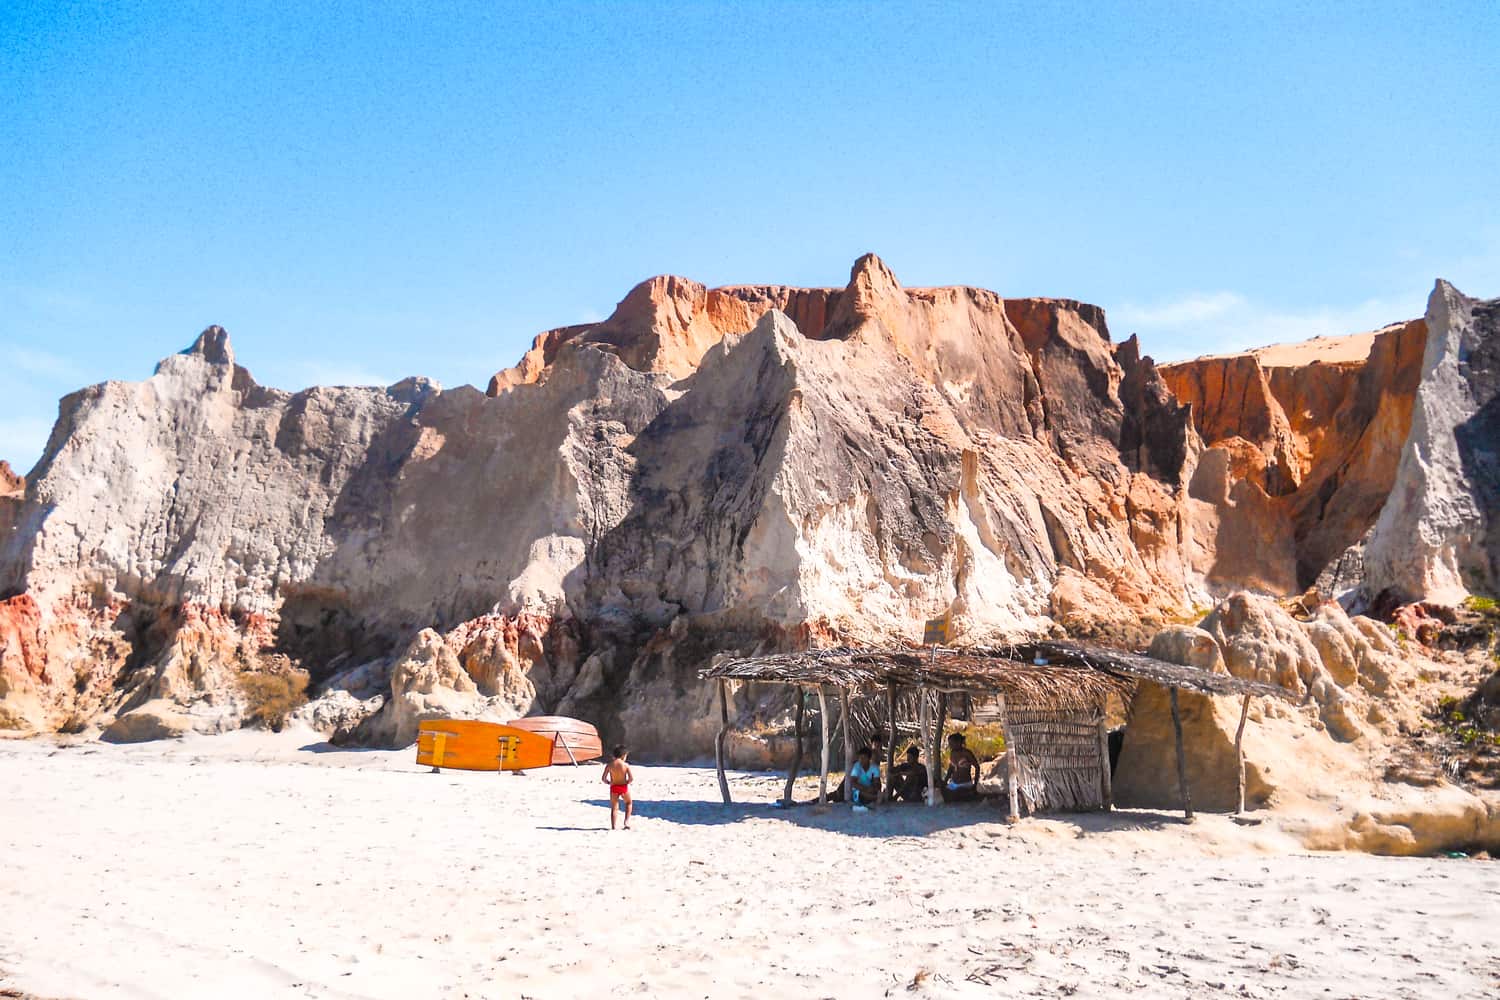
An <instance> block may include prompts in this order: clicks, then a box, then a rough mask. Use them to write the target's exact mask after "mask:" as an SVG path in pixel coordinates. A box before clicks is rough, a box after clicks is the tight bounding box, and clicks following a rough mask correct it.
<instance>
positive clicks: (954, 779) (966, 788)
mask: <svg viewBox="0 0 1500 1000" xmlns="http://www.w3.org/2000/svg"><path fill="white" fill-rule="evenodd" d="M978 781H979V758H978V757H975V756H974V751H972V750H970V749H969V747H968V745H967V743H966V742H965V740H964V734H963V733H954V734H952V735H951V736H949V737H948V770H947V771H946V772H945V773H944V775H943V801H944V802H970V801H972V800H974V799H977V798H979V785H978Z"/></svg>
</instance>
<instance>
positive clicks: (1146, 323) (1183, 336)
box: [1109, 291, 1427, 361]
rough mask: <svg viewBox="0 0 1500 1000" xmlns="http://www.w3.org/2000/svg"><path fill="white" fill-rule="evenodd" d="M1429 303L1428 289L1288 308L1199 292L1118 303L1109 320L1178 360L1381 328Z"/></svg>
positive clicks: (1117, 331)
mask: <svg viewBox="0 0 1500 1000" xmlns="http://www.w3.org/2000/svg"><path fill="white" fill-rule="evenodd" d="M1426 303H1427V296H1426V292H1425V291H1413V292H1412V293H1410V294H1408V295H1400V296H1391V297H1388V298H1387V297H1382V298H1374V299H1367V300H1365V301H1363V302H1357V303H1353V304H1349V305H1327V306H1318V307H1313V308H1304V309H1288V308H1283V307H1277V306H1274V305H1271V304H1269V303H1264V302H1257V301H1255V300H1253V299H1251V298H1249V297H1247V296H1245V295H1241V294H1239V293H1238V292H1230V291H1218V292H1194V293H1191V294H1188V295H1183V296H1179V297H1177V298H1173V299H1165V300H1161V301H1158V302H1152V303H1145V304H1138V303H1126V304H1124V305H1122V306H1117V307H1115V308H1113V309H1111V310H1110V311H1109V325H1110V330H1111V332H1112V333H1113V334H1114V335H1115V336H1117V337H1119V336H1123V335H1126V334H1130V333H1138V334H1140V337H1141V347H1142V349H1143V350H1144V351H1145V352H1146V353H1147V354H1150V355H1151V356H1152V357H1154V358H1156V360H1158V361H1178V360H1181V359H1183V358H1191V357H1197V356H1200V355H1204V354H1222V353H1225V352H1228V351H1242V350H1245V349H1247V348H1251V347H1264V346H1266V345H1269V344H1284V343H1289V342H1295V341H1300V340H1310V339H1311V338H1313V337H1338V336H1343V335H1344V334H1350V333H1362V332H1364V331H1366V330H1376V329H1379V328H1380V327H1382V326H1385V325H1386V324H1388V323H1396V322H1400V321H1401V320H1406V319H1411V318H1412V317H1414V316H1420V315H1422V311H1423V309H1424V308H1425V306H1426Z"/></svg>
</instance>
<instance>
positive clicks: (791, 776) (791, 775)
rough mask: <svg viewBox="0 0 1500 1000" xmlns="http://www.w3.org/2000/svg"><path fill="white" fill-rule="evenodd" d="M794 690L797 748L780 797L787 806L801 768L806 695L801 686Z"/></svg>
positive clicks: (789, 804)
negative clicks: (795, 696) (795, 693)
mask: <svg viewBox="0 0 1500 1000" xmlns="http://www.w3.org/2000/svg"><path fill="white" fill-rule="evenodd" d="M796 691H797V721H796V722H794V723H793V724H792V732H793V734H794V735H795V737H796V740H797V749H796V752H795V753H794V754H793V755H792V769H791V770H790V771H788V772H787V776H786V793H785V794H784V795H782V797H781V801H782V804H783V805H785V806H787V807H790V806H791V804H792V786H793V785H794V784H796V782H797V775H798V773H799V772H800V771H801V770H802V713H803V711H804V708H805V706H806V702H807V696H806V694H804V693H803V691H802V688H800V687H798V688H797V689H796Z"/></svg>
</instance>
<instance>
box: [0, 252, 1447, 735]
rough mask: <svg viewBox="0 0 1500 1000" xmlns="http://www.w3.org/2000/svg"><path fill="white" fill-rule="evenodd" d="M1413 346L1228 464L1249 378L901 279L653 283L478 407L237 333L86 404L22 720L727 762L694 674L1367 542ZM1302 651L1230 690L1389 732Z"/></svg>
mask: <svg viewBox="0 0 1500 1000" xmlns="http://www.w3.org/2000/svg"><path fill="white" fill-rule="evenodd" d="M1419 325H1420V324H1418V325H1415V326H1414V325H1408V326H1406V327H1401V328H1392V329H1389V330H1386V331H1382V332H1381V333H1379V334H1376V335H1374V336H1373V337H1371V338H1370V340H1369V344H1368V345H1367V346H1366V348H1365V349H1364V355H1363V357H1362V359H1361V358H1356V359H1353V360H1350V361H1343V360H1340V361H1337V362H1335V361H1329V362H1328V364H1327V370H1326V371H1319V372H1317V373H1316V374H1312V375H1304V374H1298V373H1297V372H1296V371H1293V370H1292V368H1291V366H1290V365H1289V364H1283V363H1282V362H1280V361H1277V360H1276V359H1274V358H1272V357H1270V356H1269V354H1268V353H1267V352H1260V353H1259V354H1257V355H1255V357H1254V358H1252V360H1251V362H1237V363H1236V366H1232V367H1234V374H1233V375H1232V376H1231V375H1225V376H1223V378H1225V379H1231V378H1232V379H1237V380H1239V381H1237V382H1235V383H1234V384H1235V385H1241V384H1242V385H1243V386H1244V387H1245V394H1247V395H1246V398H1252V397H1253V402H1252V403H1246V404H1245V405H1243V406H1240V407H1239V409H1238V411H1237V412H1239V413H1240V414H1241V415H1242V417H1243V420H1244V426H1243V427H1241V428H1240V431H1239V432H1238V433H1236V434H1234V435H1230V436H1224V437H1216V435H1221V434H1222V435H1229V432H1230V431H1231V430H1233V429H1234V425H1233V420H1230V419H1229V418H1228V417H1227V416H1226V414H1227V412H1228V411H1227V410H1226V409H1225V404H1223V403H1222V398H1223V397H1224V395H1225V393H1223V392H1220V391H1218V390H1217V389H1215V388H1214V381H1213V380H1214V379H1215V378H1218V377H1219V376H1216V375H1213V374H1212V372H1211V371H1210V369H1208V368H1205V369H1204V373H1203V374H1201V375H1192V376H1190V375H1189V374H1188V373H1187V371H1188V370H1187V369H1184V368H1182V367H1181V366H1174V367H1170V368H1167V369H1163V371H1164V372H1165V376H1164V375H1163V373H1162V371H1158V369H1157V367H1156V366H1155V365H1154V364H1153V363H1152V362H1151V360H1150V359H1149V358H1145V357H1143V356H1142V355H1141V353H1140V348H1139V345H1138V344H1137V343H1136V341H1135V340H1134V338H1131V339H1129V340H1126V341H1124V342H1122V343H1119V344H1114V343H1112V342H1111V339H1110V335H1109V331H1108V327H1107V325H1106V322H1105V317H1104V313H1103V311H1102V310H1100V309H1098V308H1097V307H1095V306H1090V305H1087V304H1084V303H1079V302H1075V301H1072V300H1067V299H1042V298H1033V299H1007V298H1003V297H1001V296H999V295H997V294H995V293H994V292H990V291H985V290H983V289H976V288H964V287H958V288H906V287H904V286H902V285H901V283H900V282H899V281H898V280H897V278H896V276H895V275H894V274H893V273H892V272H891V271H890V269H889V268H887V267H886V266H885V264H884V263H883V262H881V261H880V260H879V259H878V258H876V257H873V256H866V257H863V258H861V259H860V260H859V261H857V262H856V264H855V266H854V268H853V269H852V271H851V274H850V280H849V283H848V285H847V286H846V287H844V288H842V289H793V288H786V287H781V286H733V287H728V288H719V289H708V288H705V287H703V286H701V285H698V284H696V283H694V282H691V281H686V280H685V279H680V278H657V279H652V280H651V281H648V282H645V283H643V284H642V285H640V286H638V287H637V288H636V289H634V290H633V291H632V292H631V293H630V294H629V295H627V296H626V298H625V299H624V300H623V301H622V302H621V303H620V305H619V307H618V308H617V309H616V311H615V313H614V314H613V315H612V316H611V317H610V318H609V319H608V320H606V321H604V322H602V323H598V324H589V325H584V326H577V327H569V328H564V329H560V330H554V331H550V332H549V333H546V334H543V335H542V336H541V337H539V338H538V339H537V341H536V343H535V345H534V346H533V348H532V350H531V351H530V352H528V353H527V355H526V357H525V358H523V360H522V361H521V363H520V364H519V365H517V366H516V367H515V368H512V369H508V370H507V371H505V372H501V373H499V374H497V375H496V376H495V378H494V379H493V380H492V381H491V384H490V387H489V391H488V392H487V393H480V392H478V391H476V390H474V389H473V388H470V387H467V386H465V387H460V388H458V389H455V390H451V391H443V390H442V389H441V387H439V386H437V385H435V384H433V383H431V382H428V381H426V380H423V379H408V380H406V381H403V382H400V383H397V384H395V385H392V386H389V387H387V388H383V389H381V388H338V387H335V388H327V387H320V388H313V389H308V390H304V391H302V392H296V393H288V392H282V391H279V390H275V389H270V388H266V387H263V386H260V385H258V384H257V383H256V382H255V380H254V379H253V378H252V377H251V376H250V374H249V373H248V372H247V371H245V370H244V369H243V368H241V367H239V366H238V365H237V364H236V363H235V359H234V353H233V349H232V347H231V345H230V343H229V338H228V335H227V334H226V333H225V332H224V331H223V330H221V329H219V328H217V327H213V328H210V329H209V330H207V331H205V332H204V333H203V334H202V336H200V337H199V338H198V340H197V341H196V342H195V343H194V344H193V346H192V347H191V348H189V349H188V350H187V351H185V352H183V353H182V354H180V355H175V356H173V357H171V358H168V359H166V360H164V361H163V362H162V363H161V364H160V365H159V366H158V369H157V370H156V372H155V374H154V375H153V376H152V377H151V378H149V379H146V380H145V381H143V382H139V383H118V382H115V383H106V384H103V385H98V386H93V387H90V388H88V389H84V390H82V391H80V392H77V393H74V394H73V395H71V396H69V397H67V398H66V399H64V400H63V401H62V404H61V408H60V418H59V422H58V426H57V427H56V428H55V430H54V433H53V435H52V437H51V440H50V442H49V445H48V449H47V452H46V453H45V454H44V456H43V458H42V460H41V461H40V462H39V463H38V465H37V467H36V469H35V470H34V473H33V475H32V477H31V481H30V482H29V483H27V484H26V488H25V493H24V496H23V497H22V498H20V499H19V500H17V499H15V498H11V501H10V502H11V503H12V512H13V514H14V521H15V524H16V528H15V530H14V531H13V532H11V533H10V536H9V538H3V536H0V598H3V600H0V639H3V640H4V645H3V647H0V725H5V726H7V727H9V728H30V729H56V728H74V729H84V728H88V727H90V726H96V725H97V726H106V725H112V724H113V725H118V726H119V727H120V730H119V731H120V732H124V731H125V730H127V729H128V730H130V731H131V732H136V731H148V730H149V729H150V727H149V726H148V725H147V724H146V723H145V722H139V721H137V722H126V723H120V721H119V720H121V719H125V718H126V717H127V716H129V717H131V718H132V719H137V718H144V715H146V714H149V715H152V716H153V717H157V718H165V716H164V715H162V713H161V712H159V711H157V708H158V707H159V706H158V705H157V703H165V704H166V705H169V706H175V708H174V709H173V711H176V712H179V713H180V714H181V715H183V716H184V717H186V718H189V719H190V720H192V721H191V728H192V729H193V730H194V731H200V732H201V731H212V730H214V729H218V728H224V727H230V726H234V725H239V724H240V723H241V722H243V721H244V720H245V719H246V718H248V717H249V716H248V715H247V711H248V709H247V706H246V704H245V700H244V697H243V696H242V692H241V691H240V686H239V684H238V682H237V679H238V678H239V677H240V676H241V675H244V674H247V673H249V674H268V675H273V676H280V675H289V676H290V675H291V674H292V673H294V672H297V671H302V672H305V674H306V675H308V676H309V677H310V678H311V682H312V693H313V695H314V700H313V701H312V703H311V704H309V705H307V706H305V707H304V708H302V709H299V710H298V711H297V712H295V713H294V715H293V719H294V720H295V721H297V722H300V723H303V724H308V725H314V726H317V727H319V728H320V729H322V730H323V731H325V732H327V733H329V734H330V735H338V736H339V738H341V739H346V738H358V739H365V740H371V741H376V742H404V741H406V740H408V739H409V738H410V737H411V734H412V733H413V732H414V728H415V724H416V722H417V721H419V720H420V719H421V718H423V717H425V714H427V713H430V712H449V713H455V714H458V713H474V714H482V713H490V714H492V715H494V716H495V717H506V716H509V715H514V714H523V713H527V712H558V713H563V714H571V715H579V716H583V717H586V718H589V719H590V720H591V721H594V722H595V723H596V724H598V725H599V726H600V728H601V730H602V731H606V732H608V733H610V734H611V736H612V737H616V736H617V737H620V738H624V739H627V740H628V741H629V742H631V743H632V744H633V745H635V747H636V748H637V750H638V751H639V752H641V753H644V754H646V755H648V756H650V755H656V756H666V757H679V758H680V757H684V756H697V755H700V754H702V753H703V752H705V749H706V748H707V747H708V746H710V745H711V742H712V741H711V735H712V733H713V732H714V731H715V729H716V727H717V721H716V719H715V706H713V705H712V704H711V703H710V701H709V698H708V689H707V687H706V686H705V685H702V684H700V683H699V682H698V681H697V676H696V675H697V671H698V670H699V669H700V668H701V667H702V666H704V664H705V663H707V662H708V661H709V660H710V659H711V658H712V656H714V655H715V654H717V653H721V652H725V651H735V650H738V651H750V650H757V649H759V650H766V649H775V648H790V647H798V646H805V645H809V644H826V643H832V642H869V643H891V642H906V641H910V640H911V639H912V638H914V637H915V636H916V635H917V634H918V632H919V629H920V622H921V621H922V620H923V619H925V618H928V617H931V616H933V615H935V614H938V613H942V612H944V611H949V612H951V613H952V615H953V617H954V620H955V622H956V625H957V633H958V635H959V636H961V637H962V639H963V640H965V641H973V642H983V641H988V640H999V639H1005V638H1012V637H1018V636H1021V635H1028V634H1042V633H1057V632H1061V631H1067V632H1070V633H1072V634H1075V635H1082V636H1088V637H1094V638H1101V639H1104V640H1107V641H1111V642H1115V643H1121V644H1127V645H1140V644H1143V643H1144V642H1145V641H1146V639H1147V638H1148V637H1149V636H1150V634H1151V633H1152V632H1153V631H1155V629H1156V627H1157V626H1159V625H1161V624H1163V623H1164V622H1166V621H1167V620H1169V619H1171V618H1174V617H1177V616H1179V615H1180V614H1181V613H1182V612H1183V611H1185V610H1186V609H1187V608H1189V607H1191V606H1194V605H1199V604H1202V603H1205V602H1207V601H1209V600H1210V597H1211V593H1212V592H1213V591H1215V590H1216V589H1228V588H1229V587H1230V585H1231V584H1236V585H1242V584H1245V583H1251V584H1254V585H1256V586H1259V587H1263V588H1265V589H1270V590H1290V589H1291V587H1292V586H1293V585H1294V584H1296V583H1297V582H1298V581H1299V580H1300V579H1301V578H1302V577H1303V576H1305V575H1307V574H1308V573H1312V572H1316V571H1317V570H1318V569H1320V568H1321V565H1322V564H1323V563H1324V562H1325V561H1326V558H1325V556H1326V554H1327V553H1330V552H1336V551H1338V550H1340V548H1341V547H1342V546H1345V545H1347V544H1348V543H1349V542H1350V541H1353V540H1356V539H1357V538H1359V537H1360V536H1361V535H1362V534H1363V533H1364V531H1365V530H1366V528H1367V527H1368V522H1369V521H1372V520H1373V516H1374V515H1373V509H1368V510H1367V508H1370V505H1371V503H1373V499H1372V498H1374V497H1375V496H1376V495H1377V494H1378V493H1379V483H1380V482H1382V481H1383V480H1382V479H1381V476H1383V475H1385V472H1384V471H1382V470H1383V469H1384V468H1385V466H1384V465H1382V464H1381V463H1382V462H1391V461H1393V459H1390V457H1389V455H1390V449H1388V448H1383V445H1382V442H1385V441H1386V440H1387V439H1388V438H1390V439H1393V440H1394V439H1396V438H1401V439H1404V433H1405V432H1404V425H1403V424H1402V420H1403V416H1402V413H1403V411H1402V409H1401V407H1402V400H1403V399H1404V398H1406V397H1405V396H1403V393H1404V392H1406V390H1405V389H1404V388H1403V386H1405V385H1406V382H1405V381H1403V380H1407V379H1408V378H1409V377H1410V378H1412V379H1414V376H1412V375H1411V373H1410V372H1409V371H1408V368H1407V367H1406V365H1407V362H1406V361H1405V360H1404V359H1406V358H1407V357H1408V355H1410V354H1411V353H1412V348H1411V346H1410V345H1411V343H1412V342H1414V339H1419V331H1418V329H1417V327H1418V326H1419ZM1283 369H1285V372H1283ZM1174 380H1176V382H1177V383H1178V384H1180V385H1181V386H1182V387H1183V388H1182V392H1183V394H1184V396H1185V397H1186V398H1187V399H1188V402H1186V403H1184V402H1182V401H1179V399H1178V398H1177V396H1175V395H1174V394H1173V391H1172V388H1171V387H1172V385H1173V383H1174ZM1221 380H1222V379H1221ZM1412 384H1413V385H1414V384H1415V383H1414V381H1413V383H1412ZM1381 385H1386V386H1388V387H1389V388H1390V390H1391V391H1388V392H1384V393H1382V392H1380V391H1377V388H1378V387H1379V386H1381ZM1372 387H1376V388H1372ZM1252 390H1253V391H1252ZM1255 393H1259V395H1258V396H1257V395H1255ZM1252 417H1253V418H1254V419H1252ZM1325 418H1326V420H1327V421H1328V422H1329V427H1330V428H1331V429H1328V428H1323V427H1322V425H1321V422H1322V421H1324V420H1325ZM1236 419H1240V418H1236ZM1231 437H1232V438H1233V439H1234V440H1237V441H1242V442H1247V443H1245V444H1243V445H1240V444H1233V443H1232V442H1231ZM1204 438H1207V439H1209V440H1210V443H1211V446H1209V447H1207V448H1205V447H1204V443H1203V440H1204ZM1225 442H1231V443H1229V444H1226V443H1225ZM1472 450H1473V449H1471V451H1472ZM1251 452H1254V454H1251ZM1256 456H1259V457H1256ZM1391 474H1392V475H1394V472H1392V473H1391ZM1313 498H1318V499H1317V500H1316V502H1314V499H1313ZM1211 631H1212V630H1211ZM1215 635H1217V633H1215ZM1282 638H1285V637H1278V639H1277V641H1278V642H1281V641H1282ZM1221 640H1223V641H1227V639H1224V637H1219V638H1216V639H1215V641H1221ZM1320 641H1321V642H1322V643H1323V645H1321V646H1320V645H1318V642H1320ZM1343 641H1344V642H1345V644H1346V645H1348V643H1349V641H1350V640H1349V639H1348V637H1347V636H1345V637H1344V639H1343ZM1286 642H1288V643H1290V642H1292V639H1291V638H1286ZM1295 645H1296V651H1295V655H1294V659H1293V660H1287V661H1286V662H1282V659H1279V658H1278V656H1279V654H1276V653H1274V652H1266V651H1265V650H1261V651H1259V652H1254V653H1253V654H1252V652H1246V653H1245V654H1244V655H1243V656H1242V657H1241V658H1240V659H1238V660H1237V659H1236V656H1238V655H1239V654H1236V653H1232V652H1230V651H1229V649H1228V647H1227V646H1226V652H1225V658H1226V663H1227V666H1228V669H1231V670H1236V669H1243V670H1247V671H1252V672H1259V673H1265V674H1266V675H1267V676H1270V675H1275V676H1278V677H1280V676H1282V675H1285V676H1286V677H1287V678H1288V679H1289V680H1290V679H1292V678H1295V680H1296V683H1297V684H1299V685H1301V687H1300V688H1299V690H1301V689H1306V690H1309V691H1312V692H1313V696H1314V698H1315V699H1316V698H1318V697H1320V696H1319V695H1318V693H1317V692H1319V691H1324V692H1331V693H1329V695H1328V698H1327V699H1325V700H1324V701H1320V702H1319V704H1320V706H1321V708H1320V710H1321V711H1322V712H1323V713H1324V714H1325V716H1326V719H1327V725H1328V726H1329V727H1330V728H1333V727H1342V728H1341V731H1346V732H1347V734H1348V738H1349V739H1357V738H1359V728H1360V726H1362V725H1365V724H1366V723H1365V721H1364V720H1363V718H1362V717H1360V716H1358V713H1355V715H1351V716H1349V721H1348V725H1345V722H1344V720H1343V717H1342V716H1341V715H1339V714H1338V713H1339V711H1340V710H1339V709H1337V708H1336V707H1330V706H1335V705H1336V704H1337V703H1338V699H1337V698H1336V697H1335V696H1334V693H1336V692H1339V691H1344V690H1346V689H1348V688H1349V687H1350V685H1349V684H1347V683H1345V682H1347V681H1348V680H1349V678H1350V676H1351V674H1350V671H1351V669H1352V670H1353V671H1354V674H1353V676H1354V678H1355V679H1354V681H1353V687H1355V688H1360V689H1361V690H1363V688H1362V687H1361V685H1362V684H1363V678H1364V676H1365V673H1364V672H1363V668H1362V667H1360V666H1359V654H1358V652H1357V651H1354V650H1351V655H1352V656H1353V657H1354V661H1353V662H1354V666H1353V667H1352V668H1351V667H1350V665H1349V663H1346V662H1344V661H1342V660H1337V663H1336V668H1333V667H1326V666H1323V667H1320V668H1319V669H1318V670H1311V668H1308V669H1304V668H1303V666H1302V664H1303V663H1304V661H1307V662H1311V661H1310V660H1308V657H1316V658H1318V662H1319V663H1320V664H1321V663H1323V659H1324V657H1325V654H1326V655H1327V656H1329V657H1334V658H1335V659H1336V653H1333V652H1328V650H1335V649H1336V648H1337V643H1335V642H1334V641H1333V639H1331V638H1329V637H1326V636H1325V637H1323V638H1322V639H1321V640H1320V639H1318V638H1316V637H1312V636H1306V635H1302V636H1300V638H1297V640H1296V643H1295ZM1278 648H1279V647H1278ZM1308 650H1312V652H1311V653H1309V652H1308ZM1288 655H1293V654H1288ZM297 676H298V677H301V676H302V674H300V673H298V674H297ZM1325 702H1326V704H1325ZM147 706H151V709H150V712H147V711H146V708H147ZM744 707H745V708H746V710H747V711H759V710H760V708H761V707H762V706H750V705H746V706H744ZM143 713H144V714H143ZM169 721H170V720H169ZM174 724H175V723H174Z"/></svg>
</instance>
